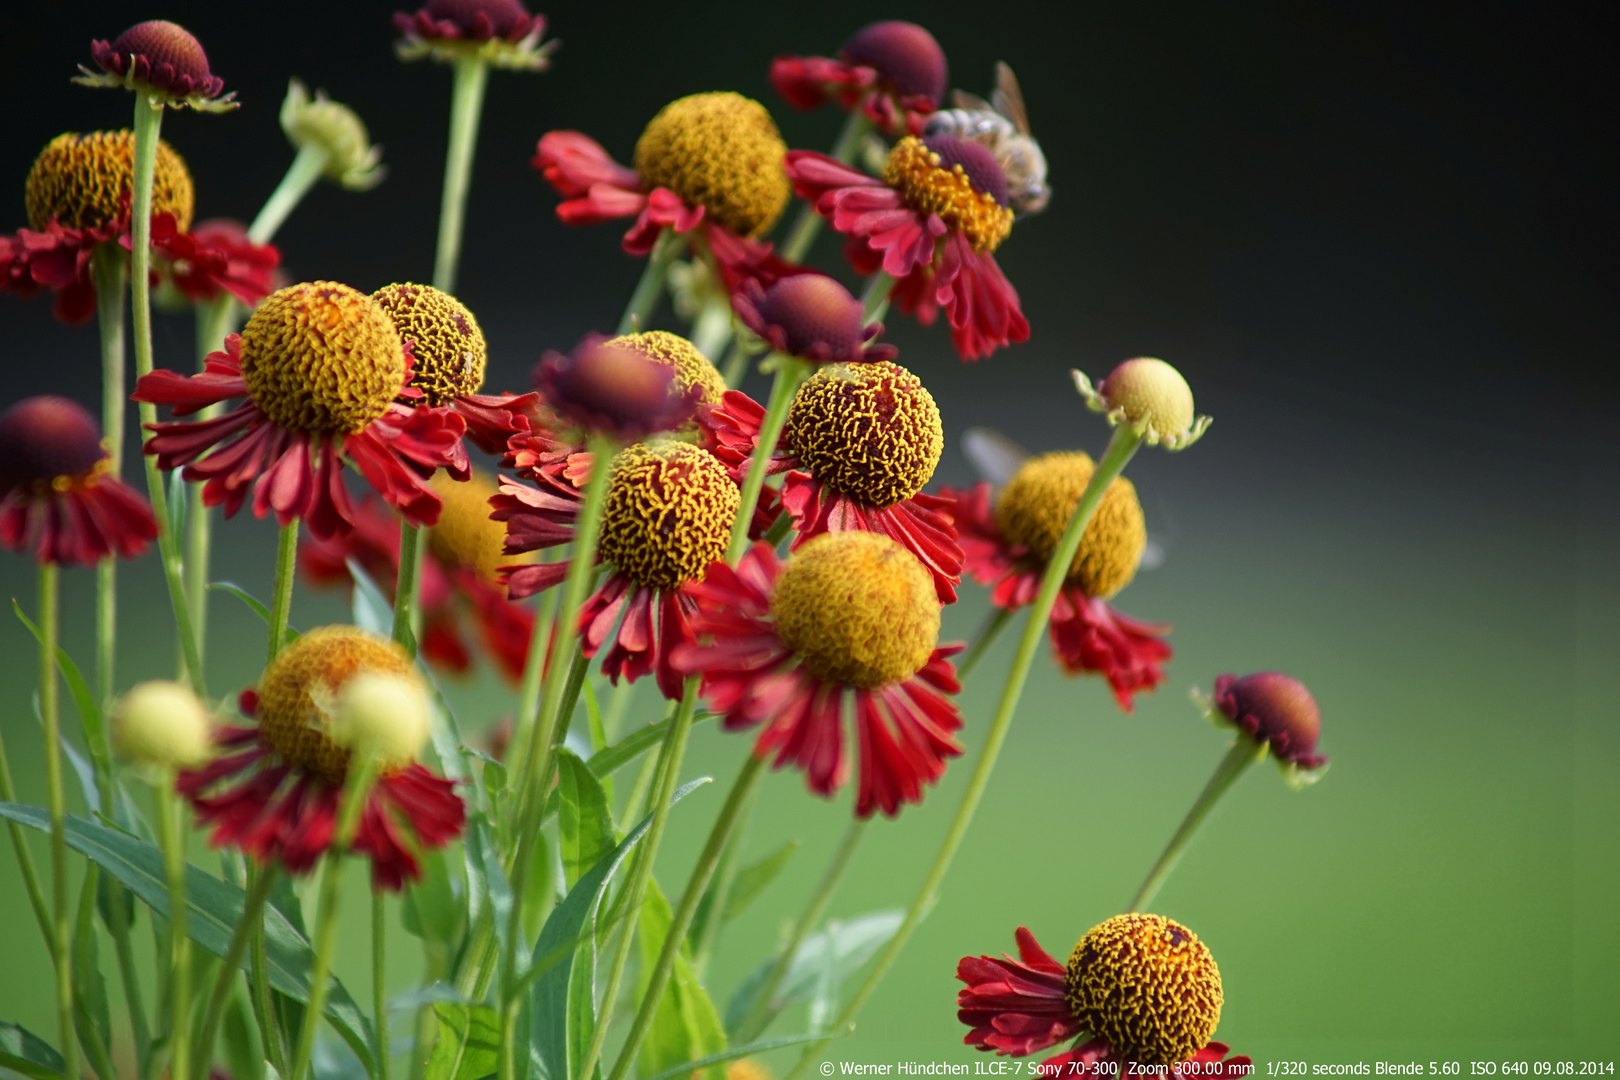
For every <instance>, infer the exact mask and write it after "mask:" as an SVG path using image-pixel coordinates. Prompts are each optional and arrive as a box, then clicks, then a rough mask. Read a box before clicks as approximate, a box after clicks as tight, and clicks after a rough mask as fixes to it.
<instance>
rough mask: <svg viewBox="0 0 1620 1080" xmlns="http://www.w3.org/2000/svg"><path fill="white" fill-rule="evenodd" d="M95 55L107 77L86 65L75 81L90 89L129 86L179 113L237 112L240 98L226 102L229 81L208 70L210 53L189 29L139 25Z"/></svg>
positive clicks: (99, 45) (94, 45)
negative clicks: (180, 110) (184, 110)
mask: <svg viewBox="0 0 1620 1080" xmlns="http://www.w3.org/2000/svg"><path fill="white" fill-rule="evenodd" d="M90 56H91V58H92V59H93V60H95V62H96V66H97V67H99V68H100V69H101V70H102V71H103V72H105V74H104V75H97V74H95V73H94V72H92V71H91V70H90V69H89V68H86V67H84V66H83V65H80V67H79V70H80V71H81V72H83V74H82V75H80V76H78V77H76V78H75V79H74V80H73V81H74V82H77V83H82V84H84V85H86V86H123V87H128V88H129V89H131V90H135V91H137V92H139V93H142V94H146V95H148V96H150V97H153V98H157V99H160V100H161V101H163V102H164V103H166V104H169V105H172V106H174V107H176V108H178V107H180V106H181V105H190V106H191V107H192V108H194V109H203V110H206V111H209V112H220V111H223V110H225V109H233V108H235V107H236V103H235V102H234V101H232V100H231V99H232V98H234V97H236V94H235V93H234V92H233V93H229V94H226V95H225V96H224V97H220V96H219V95H220V93H221V92H222V91H223V90H224V89H225V80H224V79H221V78H219V77H218V76H217V75H215V74H213V73H212V72H211V71H209V70H208V54H207V53H205V52H204V51H203V47H202V44H201V43H200V42H198V40H197V39H196V38H195V37H193V36H192V35H191V33H190V32H189V31H187V30H186V28H185V27H183V26H179V25H177V24H175V23H172V22H165V21H164V20H162V19H153V20H151V21H150V22H143V23H136V24H135V25H134V26H132V27H130V28H129V29H128V30H125V31H124V32H123V33H122V34H119V35H118V36H117V37H116V38H114V39H113V40H112V42H111V43H110V44H109V43H108V42H105V41H92V42H91V43H90Z"/></svg>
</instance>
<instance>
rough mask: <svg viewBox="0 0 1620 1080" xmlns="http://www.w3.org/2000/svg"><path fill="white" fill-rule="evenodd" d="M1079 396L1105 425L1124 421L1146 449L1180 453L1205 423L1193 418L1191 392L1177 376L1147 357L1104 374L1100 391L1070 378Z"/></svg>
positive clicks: (1078, 376) (1076, 375)
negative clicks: (1104, 416)
mask: <svg viewBox="0 0 1620 1080" xmlns="http://www.w3.org/2000/svg"><path fill="white" fill-rule="evenodd" d="M1073 375H1074V383H1075V386H1076V387H1077V388H1078V389H1079V391H1080V396H1081V397H1083V398H1085V399H1086V404H1087V405H1088V406H1089V407H1090V408H1091V409H1092V411H1093V412H1100V413H1107V414H1108V422H1109V423H1110V424H1116V425H1117V424H1118V423H1119V422H1120V421H1122V420H1123V421H1124V422H1126V423H1127V424H1129V425H1130V426H1131V427H1132V428H1134V429H1135V430H1136V432H1137V434H1139V435H1141V436H1142V438H1143V439H1145V440H1147V443H1148V445H1149V446H1157V445H1158V444H1159V443H1163V444H1164V448H1165V449H1166V450H1185V449H1186V448H1187V447H1189V446H1191V445H1192V444H1193V443H1195V442H1197V441H1198V438H1199V436H1201V435H1203V433H1204V429H1206V428H1207V427H1209V424H1210V418H1209V417H1207V416H1195V415H1194V413H1193V395H1192V388H1191V387H1189V386H1188V385H1187V380H1186V379H1184V378H1182V377H1181V372H1179V371H1177V370H1176V369H1175V368H1173V367H1171V366H1170V365H1169V364H1167V363H1165V362H1164V361H1163V360H1156V359H1154V358H1153V357H1151V356H1139V357H1137V358H1136V359H1134V360H1127V361H1125V362H1124V363H1123V364H1121V365H1119V367H1117V368H1115V369H1114V370H1113V371H1112V372H1110V373H1109V375H1108V378H1106V379H1104V380H1103V381H1102V385H1101V386H1099V387H1097V388H1096V389H1093V388H1092V385H1091V380H1090V379H1087V378H1086V377H1085V376H1084V375H1082V374H1081V373H1080V372H1078V371H1075V372H1073Z"/></svg>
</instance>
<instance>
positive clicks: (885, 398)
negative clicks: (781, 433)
mask: <svg viewBox="0 0 1620 1080" xmlns="http://www.w3.org/2000/svg"><path fill="white" fill-rule="evenodd" d="M787 439H788V445H789V446H791V447H792V448H793V453H794V454H795V455H797V456H798V458H799V460H800V461H801V462H803V463H804V466H805V468H807V469H809V470H810V471H811V472H812V473H814V474H815V477H816V479H817V480H820V481H821V482H822V483H823V484H826V485H827V486H828V487H830V488H832V489H833V490H834V491H838V492H841V493H843V494H845V495H848V496H850V497H851V498H853V499H857V500H859V501H861V502H863V503H865V504H867V505H868V506H875V507H883V506H893V505H894V504H895V503H897V502H901V501H903V500H905V499H909V498H911V497H912V496H913V495H915V494H917V492H919V491H921V490H922V488H923V485H924V484H926V483H928V479H929V477H931V476H933V475H934V466H936V465H938V464H939V455H940V454H941V452H943V451H944V449H945V435H944V431H943V429H942V428H941V426H940V421H939V409H938V408H936V407H935V405H934V398H933V396H932V395H931V394H929V392H928V391H927V390H925V389H923V385H922V383H921V382H920V381H918V379H917V376H915V375H913V374H912V373H911V372H909V371H907V370H906V369H905V368H903V367H901V366H900V365H899V364H891V363H887V362H884V363H877V364H829V365H827V366H826V367H823V368H821V369H820V370H819V371H817V372H816V373H815V374H814V375H812V376H810V378H809V379H807V380H805V383H804V385H803V386H801V387H799V392H798V394H797V395H795V396H794V398H793V405H792V407H791V408H790V409H789V410H788V419H787Z"/></svg>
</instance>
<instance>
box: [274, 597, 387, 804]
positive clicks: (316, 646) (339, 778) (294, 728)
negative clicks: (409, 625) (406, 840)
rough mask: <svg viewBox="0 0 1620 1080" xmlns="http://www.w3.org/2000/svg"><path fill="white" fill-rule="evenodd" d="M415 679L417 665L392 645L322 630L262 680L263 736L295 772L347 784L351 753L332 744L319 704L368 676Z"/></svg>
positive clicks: (339, 629) (348, 630) (360, 634)
mask: <svg viewBox="0 0 1620 1080" xmlns="http://www.w3.org/2000/svg"><path fill="white" fill-rule="evenodd" d="M362 671H366V672H375V673H378V674H383V675H399V676H404V677H406V678H410V679H414V678H416V676H415V674H414V673H413V672H412V671H411V659H410V657H409V656H407V655H405V650H403V649H401V648H400V647H399V646H398V645H396V644H394V643H393V642H392V641H384V640H383V639H382V638H377V637H373V636H371V635H370V634H368V633H366V632H365V631H363V630H359V629H356V628H355V627H353V626H322V627H320V628H318V629H315V630H311V631H310V632H309V633H307V634H305V635H304V636H303V637H301V638H299V639H298V640H297V641H295V642H293V643H292V644H291V645H288V646H287V647H286V648H284V649H282V650H281V651H280V652H278V653H277V654H276V658H275V659H274V660H272V661H270V666H269V667H267V668H265V669H264V674H263V675H262V676H260V678H259V687H258V695H259V706H258V713H259V735H260V737H261V738H263V739H264V741H265V742H267V743H269V744H270V746H271V747H272V748H273V749H274V750H275V752H276V753H277V754H279V755H281V757H283V758H284V759H286V761H287V762H288V763H289V764H291V765H293V766H294V767H295V768H298V769H302V770H303V771H304V772H307V773H310V774H312V775H314V776H318V777H320V778H321V779H322V780H325V781H326V782H327V783H329V784H341V783H342V782H343V777H344V774H345V773H346V771H347V770H348V767H349V751H348V750H346V749H344V748H343V747H341V746H339V745H338V744H337V743H335V742H333V741H332V738H331V735H330V734H329V733H328V732H329V725H330V724H331V718H330V717H328V716H327V715H326V714H325V713H324V712H322V711H321V710H320V708H319V707H318V706H317V705H316V704H315V698H316V697H317V696H319V697H321V698H323V699H325V700H331V699H332V698H333V697H334V696H335V695H336V694H337V692H338V691H339V690H340V689H342V687H343V684H344V683H345V682H347V681H348V680H349V679H350V678H351V677H353V676H354V675H356V674H358V673H360V672H362Z"/></svg>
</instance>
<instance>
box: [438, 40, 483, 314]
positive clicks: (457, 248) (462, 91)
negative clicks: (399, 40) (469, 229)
mask: <svg viewBox="0 0 1620 1080" xmlns="http://www.w3.org/2000/svg"><path fill="white" fill-rule="evenodd" d="M488 82H489V68H488V66H486V65H485V63H484V61H483V60H482V59H479V58H478V57H473V56H463V57H461V58H460V59H458V60H457V61H456V72H455V82H454V84H453V86H452V88H451V91H450V145H449V148H448V149H447V150H446V151H445V155H444V198H443V200H442V201H441V202H440V203H439V247H438V252H437V254H436V255H435V256H434V259H433V287H434V288H435V289H438V290H440V291H442V292H447V293H453V292H455V291H456V264H457V263H459V262H460V261H461V233H462V228H463V226H464V224H465V222H466V215H467V186H468V183H469V181H470V180H471V179H472V163H473V146H474V145H475V144H476V143H477V142H478V118H479V115H480V114H481V113H482V112H483V110H484V87H485V85H486V84H487V83H488Z"/></svg>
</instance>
